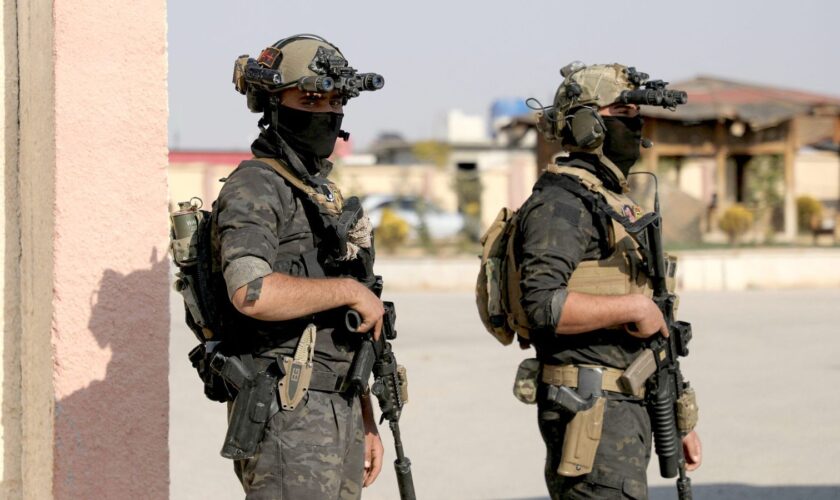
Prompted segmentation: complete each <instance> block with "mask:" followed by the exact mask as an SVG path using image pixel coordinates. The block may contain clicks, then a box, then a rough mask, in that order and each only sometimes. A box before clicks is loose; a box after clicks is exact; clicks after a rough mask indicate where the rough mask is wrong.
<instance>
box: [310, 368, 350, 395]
mask: <svg viewBox="0 0 840 500" xmlns="http://www.w3.org/2000/svg"><path fill="white" fill-rule="evenodd" d="M346 389H347V387H345V384H344V375H338V374H337V373H332V372H319V371H317V370H313V371H312V379H311V380H310V381H309V390H310V391H319V392H344V391H345V390H346Z"/></svg>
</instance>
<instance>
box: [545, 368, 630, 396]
mask: <svg viewBox="0 0 840 500" xmlns="http://www.w3.org/2000/svg"><path fill="white" fill-rule="evenodd" d="M580 366H587V365H580ZM593 368H600V369H601V370H603V378H602V382H601V390H603V391H611V392H618V393H621V394H627V395H629V396H636V397H637V398H644V397H645V388H644V387H641V388H639V390H638V391H637V392H635V393H634V392H633V391H631V390H629V389H625V388H624V387H623V386H622V385H621V384H620V383H619V382H618V379H619V378H620V377H621V375H622V374H623V373H624V371H623V370H618V369H615V368H608V367H606V366H594V365H593ZM542 381H543V382H545V383H546V384H551V385H565V386H566V387H569V388H571V389H577V385H578V369H577V366H574V365H543V366H542Z"/></svg>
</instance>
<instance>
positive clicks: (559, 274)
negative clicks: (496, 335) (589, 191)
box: [519, 189, 594, 331]
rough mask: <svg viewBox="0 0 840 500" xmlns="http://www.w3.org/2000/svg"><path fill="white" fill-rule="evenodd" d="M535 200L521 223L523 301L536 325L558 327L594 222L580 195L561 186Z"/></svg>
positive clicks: (541, 327)
mask: <svg viewBox="0 0 840 500" xmlns="http://www.w3.org/2000/svg"><path fill="white" fill-rule="evenodd" d="M550 191H551V192H550V194H545V195H544V196H540V197H538V198H537V199H535V200H534V202H533V204H532V205H531V206H530V207H529V208H528V211H527V213H526V216H525V217H523V219H522V222H521V225H520V227H519V230H520V234H521V238H522V239H521V242H522V245H521V248H522V256H521V259H522V261H521V262H522V281H521V282H520V286H521V289H522V306H523V308H524V309H525V313H526V314H527V315H528V319H529V321H530V322H531V325H532V327H533V328H534V329H535V330H541V329H550V330H552V331H554V330H555V328H556V327H557V323H558V322H559V321H560V315H561V314H562V312H563V306H564V304H565V303H566V297H567V296H568V291H567V289H566V286H567V285H568V283H569V277H570V276H571V275H572V272H573V271H574V270H575V268H576V267H577V265H578V264H579V263H580V261H581V260H583V256H584V253H585V252H586V247H587V245H588V243H589V240H590V239H591V237H592V234H593V231H594V228H593V225H592V215H591V214H590V213H589V212H588V211H587V210H586V208H585V207H584V205H583V202H581V201H580V199H579V198H577V197H576V196H574V195H572V194H570V193H568V192H566V191H563V190H559V189H552V190H550Z"/></svg>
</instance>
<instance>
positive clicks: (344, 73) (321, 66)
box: [233, 47, 385, 99]
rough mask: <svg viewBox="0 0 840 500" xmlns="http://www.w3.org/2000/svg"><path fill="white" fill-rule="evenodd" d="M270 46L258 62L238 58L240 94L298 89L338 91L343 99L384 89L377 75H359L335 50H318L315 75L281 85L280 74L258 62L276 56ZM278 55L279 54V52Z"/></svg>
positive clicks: (235, 72) (235, 77)
mask: <svg viewBox="0 0 840 500" xmlns="http://www.w3.org/2000/svg"><path fill="white" fill-rule="evenodd" d="M276 50H277V49H274V48H273V47H269V48H268V49H266V50H265V51H263V53H262V54H261V55H260V60H259V61H258V60H256V59H253V58H252V57H250V56H248V55H247V54H246V55H242V56H239V57H238V58H237V59H236V63H234V67H233V83H234V85H235V86H236V90H237V91H238V92H239V93H240V94H246V93H247V92H248V87H249V86H251V85H253V86H255V87H258V88H260V89H263V90H266V91H268V92H276V91H280V90H285V89H289V88H294V87H296V88H298V89H300V90H302V91H305V92H330V91H332V90H337V91H338V93H339V95H341V97H343V98H344V99H350V98H351V97H358V95H359V93H360V92H361V91H363V90H366V91H369V90H379V89H381V88H382V87H384V86H385V78H383V77H382V75H380V74H377V73H359V72H357V71H356V70H355V69H354V68H352V67H350V66H349V65H348V64H347V60H346V59H344V58H343V57H342V56H341V55H338V54H336V53H335V52H334V51H330V50H328V49H325V48H324V47H319V48H318V51H317V53H316V54H315V58H314V59H313V60H312V63H311V64H310V65H309V69H311V70H312V71H313V72H315V73H319V74H318V75H312V76H305V77H302V78H299V79H297V80H294V81H291V82H284V81H283V76H282V74H281V72H280V71H277V70H274V69H271V68H267V67H266V66H265V65H264V64H263V63H262V62H261V61H263V60H267V59H271V58H273V57H276V56H277V55H276V54H274V53H272V51H276ZM278 53H279V51H278Z"/></svg>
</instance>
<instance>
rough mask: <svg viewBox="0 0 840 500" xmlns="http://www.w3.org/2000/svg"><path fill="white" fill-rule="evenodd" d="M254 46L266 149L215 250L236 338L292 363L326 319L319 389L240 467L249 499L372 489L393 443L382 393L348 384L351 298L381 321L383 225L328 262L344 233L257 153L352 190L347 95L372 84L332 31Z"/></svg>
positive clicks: (225, 199) (259, 146)
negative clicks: (358, 76) (382, 417)
mask: <svg viewBox="0 0 840 500" xmlns="http://www.w3.org/2000/svg"><path fill="white" fill-rule="evenodd" d="M240 59H241V62H242V66H241V67H239V66H238V67H237V73H236V74H235V83H237V88H238V90H240V91H241V92H242V93H246V94H247V96H248V105H249V108H250V109H251V110H252V111H255V112H263V113H264V117H263V119H262V120H260V126H261V129H262V132H261V134H260V136H259V138H258V139H257V140H256V141H255V142H254V143H253V144H252V146H251V150H252V152H253V154H254V156H255V159H254V160H249V161H245V162H243V163H241V164H240V165H239V167H238V168H237V169H236V170H235V171H234V172H233V173H232V174H231V175H230V176H229V177H228V178H227V180H226V181H225V184H224V187H223V188H222V190H221V192H220V194H219V197H218V200H217V202H216V206H215V210H214V213H213V217H214V218H213V241H214V254H215V256H216V260H217V263H218V265H219V266H221V269H222V270H223V275H224V281H225V284H226V286H227V292H228V298H229V299H230V304H231V305H232V306H233V308H230V309H231V310H232V311H233V312H232V314H233V315H234V316H235V317H234V318H233V320H232V322H233V323H234V324H235V325H236V328H235V330H236V331H235V336H236V340H235V345H236V346H237V349H238V350H239V352H241V353H244V354H248V355H252V356H253V358H254V361H255V363H256V365H257V368H258V369H259V370H270V372H271V373H278V364H279V363H280V362H279V360H281V359H282V357H283V356H292V355H293V353H295V352H296V348H297V346H298V344H299V342H300V341H301V338H302V332H304V331H305V330H306V329H307V326H308V325H310V324H312V325H315V327H316V331H315V335H314V339H315V340H314V355H313V359H312V364H313V372H312V380H311V385H310V387H309V390H308V392H307V393H306V395H305V396H304V397H303V399H302V401H301V402H300V403H298V404H297V406H296V407H295V408H294V409H293V410H287V409H281V408H280V405H278V404H274V405H272V406H273V407H272V410H271V411H272V412H274V414H273V415H272V416H271V417H270V418H269V420H268V423H267V426H266V428H265V433H264V437H263V438H262V441H261V442H260V444H259V447H258V449H257V453H256V455H255V456H254V457H253V458H247V459H242V460H236V461H235V470H236V474H237V476H238V477H239V479H240V481H241V482H242V486H243V488H244V490H245V492H246V494H247V497H246V498H247V499H249V500H258V499H284V500H295V499H315V498H317V499H331V500H338V499H342V500H344V499H358V498H360V497H361V490H362V488H363V487H364V486H367V485H369V484H371V483H373V481H374V480H375V479H376V477H377V475H378V474H379V471H380V469H381V466H382V454H383V448H382V443H381V441H380V438H379V434H378V432H377V428H376V424H375V421H374V417H373V413H372V409H371V403H370V400H369V398H368V396H367V395H361V396H357V395H352V394H349V393H348V392H347V387H346V384H344V383H343V379H344V377H345V375H346V374H347V370H348V367H349V365H350V363H351V360H352V357H353V354H354V350H355V348H356V347H357V345H358V341H359V338H360V337H359V336H358V334H354V333H350V332H348V331H347V330H346V329H345V328H343V327H342V326H341V325H343V324H344V312H345V311H346V310H347V308H351V309H354V310H356V311H357V312H359V314H360V315H361V317H362V319H363V324H362V325H361V326H360V328H358V331H370V330H373V331H374V332H375V334H376V335H378V334H379V331H380V329H381V325H382V323H381V322H382V315H383V304H382V302H381V301H380V300H379V298H378V297H377V296H376V295H375V294H374V293H372V292H371V291H370V289H369V288H368V287H367V286H365V284H362V283H361V282H360V281H366V280H368V278H370V276H368V275H367V274H369V273H367V274H366V273H365V271H364V269H363V270H362V272H357V271H358V270H359V269H360V268H363V267H364V266H361V264H359V263H358V261H360V260H361V258H362V256H363V255H364V256H366V258H368V259H369V262H368V264H370V265H372V255H373V252H372V250H373V249H372V247H371V241H370V229H369V226H366V225H365V224H366V223H367V220H366V218H364V217H363V218H362V219H361V220H360V222H358V223H357V227H356V228H355V229H358V231H356V234H355V235H351V238H350V242H349V243H348V244H347V252H348V253H347V255H345V256H342V257H341V258H340V259H339V260H337V261H333V262H332V264H330V265H328V263H327V262H326V261H325V256H324V255H325V247H326V246H327V245H328V243H329V241H331V240H329V239H328V238H326V237H325V235H324V234H323V233H324V232H325V231H327V229H326V228H325V222H324V221H322V220H321V217H322V215H323V214H319V207H318V206H315V205H314V203H313V201H311V200H307V199H304V198H305V196H304V195H302V194H301V191H300V190H299V189H298V188H296V187H295V186H294V183H293V182H290V181H289V180H288V179H287V178H285V177H283V176H281V175H279V173H278V172H279V171H278V170H277V169H276V168H273V167H272V166H271V165H270V164H267V163H264V162H261V161H257V160H258V159H270V160H276V162H277V163H275V165H277V164H279V165H280V166H285V168H286V169H287V170H288V171H291V172H293V173H294V175H295V176H296V177H297V178H298V180H300V181H301V182H302V183H304V184H306V185H308V186H314V189H315V191H317V192H318V193H321V194H320V195H319V196H321V197H322V198H325V199H327V200H329V201H335V200H336V199H339V198H340V193H338V192H337V191H335V187H334V186H333V185H332V184H330V183H328V182H326V178H327V175H328V174H329V173H330V169H331V163H330V162H329V161H328V160H327V157H328V156H329V155H330V154H331V153H332V150H333V147H334V145H335V142H336V139H337V138H338V137H339V136H340V135H343V133H342V132H341V131H340V125H341V120H342V117H343V114H342V111H343V105H344V104H345V103H346V102H347V99H348V98H350V97H354V96H355V95H358V90H356V91H355V93H353V92H352V89H350V92H349V93H348V92H347V87H344V88H342V87H340V85H341V82H339V81H337V77H336V76H335V74H333V73H329V72H328V71H327V68H328V65H330V64H333V65H337V66H340V67H344V68H348V67H349V66H347V62H346V60H344V58H343V55H342V54H341V52H340V51H339V50H338V48H337V47H335V46H334V45H332V44H330V43H328V42H327V41H325V40H323V39H322V38H320V37H315V36H311V35H297V36H294V37H290V38H287V39H284V40H281V41H279V42H277V43H276V44H274V45H273V46H271V47H268V48H267V49H266V50H264V51H263V53H262V54H261V56H260V58H259V59H258V60H253V59H250V60H248V65H249V66H247V68H246V66H245V62H246V59H247V58H245V59H243V58H240ZM239 62H240V61H237V64H239ZM246 69H247V72H249V73H247V75H246ZM351 69H352V68H351ZM269 70H270V71H269ZM243 75H245V76H243ZM330 75H332V76H333V78H332V79H331V80H329V81H326V80H324V78H327V77H330ZM351 76H352V75H351ZM377 76H378V75H377ZM246 77H247V79H248V80H247V81H246ZM237 78H239V79H240V81H238V82H237V81H236V79H237ZM307 78H308V80H307ZM317 78H321V80H320V81H321V84H320V87H319V86H318V84H317V82H315V79H317ZM379 78H380V79H381V77H379ZM302 82H304V83H305V82H308V83H307V84H304V83H302ZM313 82H315V83H313ZM344 83H346V82H344ZM357 83H358V82H357ZM249 84H250V86H249ZM379 86H381V84H380V85H379ZM307 89H308V90H307ZM362 90H373V88H367V89H366V88H362ZM313 198H314V195H313ZM322 201H323V200H322ZM327 222H329V220H327ZM352 232H353V231H351V233H352ZM366 284H369V283H366ZM280 375H282V373H281V374H280ZM275 403H276V402H275Z"/></svg>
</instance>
